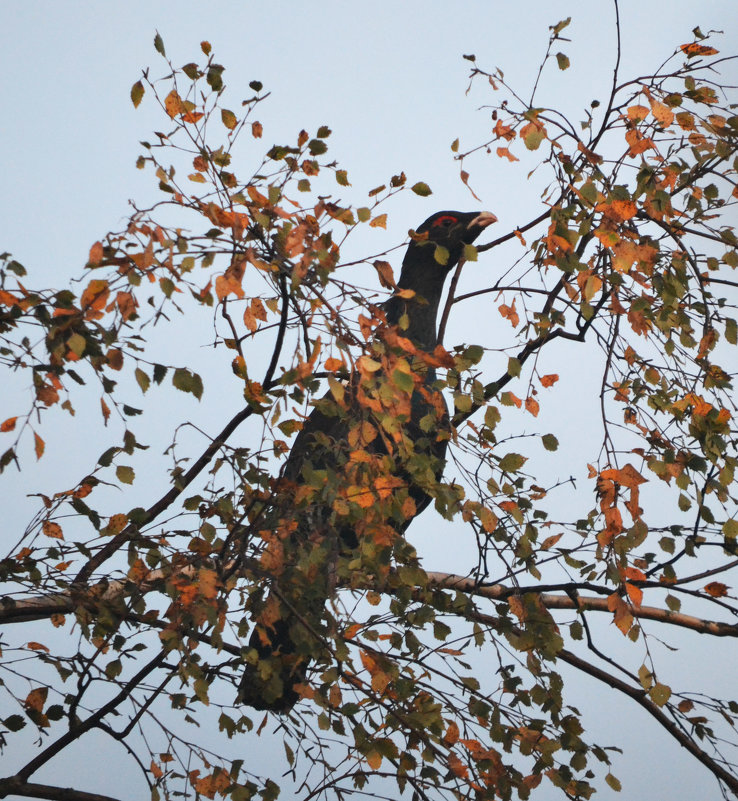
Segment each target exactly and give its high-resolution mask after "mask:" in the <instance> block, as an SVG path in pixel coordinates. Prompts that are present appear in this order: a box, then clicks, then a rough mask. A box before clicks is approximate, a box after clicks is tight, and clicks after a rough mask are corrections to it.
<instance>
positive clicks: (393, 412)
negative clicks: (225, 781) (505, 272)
mask: <svg viewBox="0 0 738 801" xmlns="http://www.w3.org/2000/svg"><path fill="white" fill-rule="evenodd" d="M496 221H497V218H496V217H495V215H494V214H492V213H491V212H488V211H472V212H458V211H439V212H437V213H435V214H433V215H431V216H430V217H429V218H428V219H427V220H425V221H424V222H423V223H422V224H421V225H420V226H419V227H418V228H417V229H416V230H415V231H414V232H411V241H410V243H409V245H408V247H407V250H406V252H405V256H404V258H403V262H402V269H401V272H400V277H399V280H398V281H397V284H396V287H395V292H394V294H393V295H392V296H390V298H389V299H388V300H386V301H385V302H384V304H383V305H382V307H380V309H378V310H377V312H376V313H375V318H379V320H380V321H381V325H380V326H379V328H377V329H376V330H375V333H374V337H375V339H374V343H375V351H378V353H379V354H380V356H381V354H385V356H382V357H381V358H384V364H382V365H381V366H380V367H378V366H377V365H378V364H380V363H379V362H378V361H377V359H372V360H371V363H370V365H369V372H367V371H366V370H365V371H364V372H363V373H361V371H359V370H357V369H355V370H354V371H353V373H352V374H351V375H350V377H349V380H348V382H347V384H346V386H344V387H343V388H341V387H340V386H339V387H336V386H335V385H334V388H333V391H332V392H329V393H328V395H327V396H325V397H324V398H323V399H321V400H318V401H316V402H315V408H314V409H313V411H312V412H311V413H310V415H309V416H308V417H307V419H306V420H305V421H304V423H303V426H302V428H301V430H300V431H299V432H298V434H297V436H296V438H295V441H294V443H293V445H292V448H291V450H290V453H289V456H288V457H287V460H286V462H285V465H284V468H283V470H282V475H281V486H282V487H283V488H286V491H285V492H283V493H282V501H281V502H280V503H278V504H276V505H275V508H274V509H272V510H271V514H270V513H269V512H267V513H265V515H264V517H263V520H264V522H265V523H266V524H267V525H271V526H272V527H273V528H274V529H275V531H276V533H275V532H274V531H268V532H267V535H268V538H270V541H271V546H270V548H267V551H269V555H268V557H267V558H266V562H265V565H266V568H267V569H268V568H269V567H270V566H273V567H274V568H275V569H274V574H273V575H272V576H271V577H270V578H268V579H267V581H265V582H263V586H261V587H260V588H259V589H258V591H257V596H256V601H255V604H254V605H253V606H252V613H254V616H255V624H254V626H253V628H252V630H251V634H250V638H249V652H250V656H249V657H248V658H246V659H245V660H244V672H243V674H242V677H241V680H240V684H239V688H238V694H237V697H236V703H238V704H245V705H247V706H250V707H252V708H254V709H256V710H263V711H271V712H275V713H278V714H284V713H288V712H289V711H291V709H292V708H293V707H294V705H295V704H296V703H297V701H298V700H299V699H300V697H301V695H300V692H299V691H298V685H302V684H303V683H304V682H305V679H306V675H307V671H308V668H309V667H310V665H311V664H312V663H313V662H314V661H315V659H316V657H319V655H320V653H321V649H322V644H321V642H322V638H323V634H324V633H325V631H326V629H325V626H324V621H323V618H324V610H325V608H326V605H327V602H328V600H329V599H330V597H331V595H332V594H333V591H334V588H335V584H336V581H337V577H336V575H335V571H336V570H337V569H339V568H337V567H336V566H337V564H340V557H341V556H343V557H345V559H344V562H343V570H344V572H347V573H348V575H351V568H352V565H354V564H355V563H352V561H351V560H352V559H357V558H358V559H359V560H360V561H361V567H362V568H363V570H364V571H365V573H371V574H372V575H377V574H382V573H383V572H384V573H386V572H387V571H388V570H389V566H390V561H391V557H392V553H393V547H394V543H396V540H397V537H401V536H402V534H403V533H404V531H405V529H406V528H407V526H408V525H409V524H410V522H411V521H412V519H413V518H414V517H416V516H417V515H418V514H420V512H422V511H423V509H425V508H426V507H427V506H428V504H429V503H430V502H431V495H430V494H429V490H430V488H431V487H432V486H433V484H434V482H437V481H439V480H440V478H441V474H442V472H443V468H444V464H445V455H446V448H447V444H448V436H449V435H448V425H447V423H448V411H447V408H446V404H445V401H444V400H443V396H442V395H441V393H440V392H437V391H434V390H433V389H432V384H433V382H434V381H435V380H436V374H435V369H434V367H435V365H436V364H437V363H438V362H437V361H434V360H433V358H432V356H430V355H431V354H432V353H433V351H434V349H435V348H436V345H437V344H438V329H437V322H436V318H437V315H438V307H439V304H440V301H441V297H442V295H443V290H444V284H445V280H446V277H447V276H448V274H449V272H450V271H451V270H452V269H453V268H454V267H455V266H456V265H457V264H458V263H459V261H460V260H461V259H462V257H463V255H464V247H465V246H466V245H471V244H472V243H473V242H474V241H475V240H476V239H477V237H478V236H479V235H480V234H481V233H482V232H483V231H484V230H485V229H486V228H487V227H488V226H489V225H491V224H492V223H494V222H496ZM376 343H379V344H376ZM405 351H407V352H408V353H405ZM398 354H399V355H398ZM374 355H375V356H376V355H377V353H376V352H375V353H374ZM406 356H407V357H408V358H409V359H410V361H412V365H413V366H412V375H410V376H408V373H407V366H406V365H407V364H409V362H408V358H406ZM393 358H394V361H392V359H393ZM398 358H399V359H404V362H403V365H402V370H404V373H403V374H402V375H400V376H399V379H398V380H401V384H402V386H403V387H404V390H403V389H396V391H395V393H394V394H393V393H391V392H388V389H387V383H385V384H384V385H383V384H382V383H381V382H382V380H385V382H386V380H387V376H386V373H387V372H388V371H392V366H391V365H392V364H394V365H396V366H399V362H397V359H398ZM388 359H389V361H388ZM359 365H361V361H359ZM388 365H389V366H388ZM372 371H373V372H372ZM392 374H393V375H396V373H392ZM372 380H373V381H374V383H373V384H372ZM390 388H391V384H390ZM356 454H359V456H357V455H356ZM357 460H358V463H357ZM362 477H363V478H362ZM376 487H379V488H380V489H379V490H376ZM352 492H353V493H354V494H353V496H352ZM370 492H371V493H373V494H370ZM377 493H378V494H377ZM362 496H363V498H362ZM285 499H286V500H285ZM349 501H352V502H351V503H349ZM275 554H276V556H275ZM264 558H265V557H262V561H263V562H264ZM337 560H339V561H337ZM267 572H268V570H267ZM254 610H256V611H255V612H254ZM323 652H324V651H323Z"/></svg>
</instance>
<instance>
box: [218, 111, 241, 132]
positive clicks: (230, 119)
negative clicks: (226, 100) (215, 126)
mask: <svg viewBox="0 0 738 801" xmlns="http://www.w3.org/2000/svg"><path fill="white" fill-rule="evenodd" d="M220 118H221V120H223V125H225V127H226V128H228V130H229V131H232V130H233V129H234V128H235V127H236V125H238V120H237V119H236V115H235V114H234V113H233V112H232V111H229V110H228V109H227V108H222V109H221V110H220Z"/></svg>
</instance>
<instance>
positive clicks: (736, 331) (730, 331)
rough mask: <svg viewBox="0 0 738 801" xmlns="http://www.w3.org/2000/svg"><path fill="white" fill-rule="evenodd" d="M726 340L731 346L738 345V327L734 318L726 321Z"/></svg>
mask: <svg viewBox="0 0 738 801" xmlns="http://www.w3.org/2000/svg"><path fill="white" fill-rule="evenodd" d="M725 338H726V339H727V340H728V342H730V344H731V345H736V344H738V325H736V322H735V320H734V319H733V318H732V317H728V318H727V319H726V320H725Z"/></svg>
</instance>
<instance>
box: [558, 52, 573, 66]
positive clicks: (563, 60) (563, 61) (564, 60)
mask: <svg viewBox="0 0 738 801" xmlns="http://www.w3.org/2000/svg"><path fill="white" fill-rule="evenodd" d="M556 61H557V63H558V65H559V69H560V70H568V69H569V65H570V63H571V62H570V61H569V57H568V56H565V55H564V54H563V53H557V54H556Z"/></svg>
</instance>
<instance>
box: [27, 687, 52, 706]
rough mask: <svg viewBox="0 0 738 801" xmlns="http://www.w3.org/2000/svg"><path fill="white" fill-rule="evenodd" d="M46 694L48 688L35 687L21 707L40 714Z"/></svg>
mask: <svg viewBox="0 0 738 801" xmlns="http://www.w3.org/2000/svg"><path fill="white" fill-rule="evenodd" d="M48 694H49V688H48V687H37V688H36V689H35V690H31V692H30V693H28V695H27V696H26V700H25V701H24V702H23V706H25V708H26V709H29V710H33V711H35V712H42V711H43V708H44V704H45V703H46V697H47V695H48Z"/></svg>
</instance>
